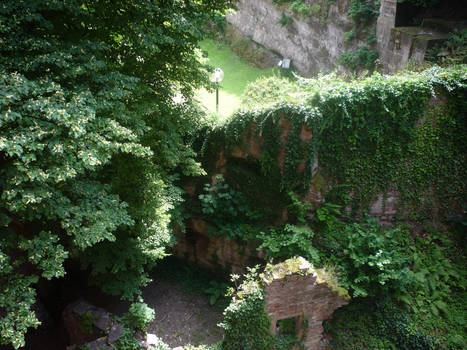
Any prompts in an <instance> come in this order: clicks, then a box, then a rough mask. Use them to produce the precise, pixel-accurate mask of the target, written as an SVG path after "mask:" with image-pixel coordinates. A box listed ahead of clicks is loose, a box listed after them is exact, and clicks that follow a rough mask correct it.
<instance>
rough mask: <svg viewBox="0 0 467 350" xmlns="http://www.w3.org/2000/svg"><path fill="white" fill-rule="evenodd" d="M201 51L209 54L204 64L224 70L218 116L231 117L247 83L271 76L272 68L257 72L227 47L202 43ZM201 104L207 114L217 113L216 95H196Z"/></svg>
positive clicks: (204, 92) (213, 43) (202, 92)
mask: <svg viewBox="0 0 467 350" xmlns="http://www.w3.org/2000/svg"><path fill="white" fill-rule="evenodd" d="M201 49H202V50H203V51H206V52H207V53H208V61H207V63H208V64H209V65H210V66H213V67H219V68H221V69H222V70H223V71H224V80H223V81H222V82H221V83H220V89H219V113H218V114H219V117H220V118H225V117H228V116H230V115H231V114H232V113H233V112H235V110H237V109H238V108H240V107H241V95H242V93H243V91H244V90H245V87H246V85H247V84H248V83H251V82H253V81H255V80H256V79H258V78H260V77H268V76H271V75H273V74H274V69H272V68H270V69H259V68H256V67H253V66H251V65H249V64H248V63H247V62H245V61H244V60H243V59H242V58H240V57H239V56H237V55H236V54H235V53H234V52H233V51H232V50H231V49H230V48H229V47H228V46H227V45H226V44H224V43H220V42H217V41H214V40H204V41H203V42H201ZM196 96H197V98H198V100H199V101H200V102H201V104H202V105H203V106H204V107H205V108H206V109H207V110H208V111H210V112H212V113H215V112H216V93H215V91H213V92H208V91H206V90H205V89H201V90H200V91H198V93H197V94H196Z"/></svg>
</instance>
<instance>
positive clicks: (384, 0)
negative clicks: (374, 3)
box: [376, 0, 397, 64]
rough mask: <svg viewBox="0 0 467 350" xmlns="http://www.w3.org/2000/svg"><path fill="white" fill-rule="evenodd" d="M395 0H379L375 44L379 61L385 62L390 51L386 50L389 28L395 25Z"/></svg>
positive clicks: (389, 37) (389, 34)
mask: <svg viewBox="0 0 467 350" xmlns="http://www.w3.org/2000/svg"><path fill="white" fill-rule="evenodd" d="M396 10H397V0H381V5H380V8H379V16H378V20H377V21H376V45H377V48H378V53H379V58H380V61H381V63H383V64H387V62H388V60H389V57H390V55H391V51H388V45H389V40H390V39H391V30H392V28H394V27H395V25H396Z"/></svg>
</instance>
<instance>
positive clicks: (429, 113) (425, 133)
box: [202, 66, 467, 224]
mask: <svg viewBox="0 0 467 350" xmlns="http://www.w3.org/2000/svg"><path fill="white" fill-rule="evenodd" d="M466 72H467V70H466V66H459V67H455V68H449V69H441V68H437V67H435V68H432V69H429V70H427V71H424V72H422V73H418V72H416V73H405V74H401V75H396V76H391V77H388V76H382V75H379V74H375V75H373V76H372V77H370V78H366V79H363V80H359V81H352V82H345V81H340V80H333V81H331V82H328V84H326V85H325V86H320V87H319V89H315V88H314V82H315V81H314V80H310V81H306V82H303V83H302V84H303V89H305V90H307V92H308V93H307V95H306V97H305V100H304V101H303V103H289V104H280V105H277V106H274V107H272V108H268V109H265V110H249V111H243V112H239V113H237V114H236V115H234V116H233V118H231V119H230V120H229V121H228V122H227V123H225V124H224V125H221V126H218V127H217V128H214V129H213V130H212V131H210V132H208V134H207V135H206V136H205V138H204V143H203V146H202V148H203V152H204V155H205V158H204V165H205V167H206V169H207V170H208V172H209V173H210V174H211V175H213V174H216V173H220V174H224V175H223V177H224V178H225V181H226V183H227V184H228V186H230V187H231V188H232V190H233V191H237V192H239V193H242V196H243V197H244V200H245V203H248V204H249V205H250V206H251V207H250V208H248V210H252V211H255V210H256V211H261V212H262V214H263V215H262V219H263V220H265V221H267V222H268V223H270V224H272V223H274V222H280V221H286V218H287V216H288V215H290V213H284V212H283V210H282V209H284V208H285V207H286V206H287V205H288V204H290V197H289V195H288V192H290V191H293V192H295V193H297V196H298V198H299V199H300V200H302V201H306V202H310V203H313V204H316V205H317V206H319V205H320V204H321V203H322V202H324V201H326V202H332V203H335V204H340V205H342V206H344V207H345V208H346V209H347V210H348V211H349V212H350V213H352V214H355V215H361V214H363V213H365V212H368V211H372V212H373V213H374V214H375V215H379V216H381V215H384V214H385V213H386V211H387V210H388V208H387V206H388V205H389V206H391V209H392V210H393V213H392V214H393V215H391V217H387V218H386V219H388V220H389V219H390V220H399V221H400V220H409V221H411V222H414V223H416V222H418V223H422V222H423V221H426V220H430V221H433V222H435V221H436V222H442V221H444V220H448V219H449V218H450V217H451V216H453V215H455V214H456V213H462V210H463V209H465V208H463V205H464V203H463V202H464V199H465V198H466V194H467V193H466V190H467V188H466V179H465V174H466V151H467V142H466V139H465V134H466V131H467V120H466V99H465V94H466V89H465V83H466V74H467V73H466ZM301 98H302V99H303V96H302V97H301ZM271 203H273V205H271ZM317 206H316V207H315V208H317ZM394 207H397V210H394ZM289 209H290V208H289ZM289 212H290V210H289Z"/></svg>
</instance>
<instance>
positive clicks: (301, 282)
mask: <svg viewBox="0 0 467 350" xmlns="http://www.w3.org/2000/svg"><path fill="white" fill-rule="evenodd" d="M293 260H294V259H289V260H287V261H286V262H284V263H283V264H285V266H290V265H292V266H293V265H294V264H295V265H297V267H296V268H292V269H290V270H289V269H288V268H285V269H284V267H283V266H284V265H283V264H281V265H278V267H277V268H275V269H274V272H273V273H272V274H271V275H270V276H269V277H268V278H267V279H266V283H267V285H266V287H265V293H266V311H267V313H268V314H269V316H270V317H271V318H272V324H271V332H272V333H275V331H276V324H277V321H279V320H281V319H287V318H292V317H295V319H296V332H297V336H298V338H299V339H302V342H303V344H304V345H305V348H306V349H307V350H317V349H324V348H325V342H324V341H323V339H322V337H323V331H324V329H323V326H322V322H323V321H325V320H327V319H330V318H331V316H332V314H333V312H334V310H336V309H337V308H339V307H341V306H343V305H345V304H347V303H348V299H349V298H348V295H344V293H339V289H338V288H336V287H333V286H332V284H331V283H329V281H326V278H320V277H318V276H319V273H317V271H316V270H315V269H313V267H312V266H311V265H310V264H309V263H308V262H307V261H306V260H305V259H303V258H298V259H295V261H293ZM341 291H342V290H341ZM303 317H306V318H307V320H308V322H307V324H308V327H307V328H306V329H303V328H302V324H303V322H302V321H303Z"/></svg>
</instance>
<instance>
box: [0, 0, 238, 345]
mask: <svg viewBox="0 0 467 350" xmlns="http://www.w3.org/2000/svg"><path fill="white" fill-rule="evenodd" d="M232 2H233V1H231V0H200V1H176V0H161V1H159V0H153V1H151V0H137V1H136V0H135V1H126V0H117V1H104V0H101V1H98V0H86V1H85V0H69V1H66V2H64V1H59V0H23V1H10V0H7V1H3V2H2V3H1V4H0V192H1V201H0V224H1V234H0V343H11V344H12V345H13V346H14V347H16V348H18V347H19V346H21V345H23V344H24V334H25V332H26V330H27V328H28V327H33V326H36V325H37V324H38V322H37V319H36V318H35V316H34V314H33V313H31V312H30V307H31V305H32V304H33V303H34V301H35V291H34V283H36V282H37V280H38V278H40V277H42V278H46V279H51V278H53V277H60V276H63V275H64V274H65V270H64V267H63V263H64V261H65V259H67V258H68V257H73V258H77V259H80V260H81V261H82V262H83V266H84V267H88V268H89V271H90V275H91V277H92V279H93V280H94V281H96V282H100V284H101V285H103V286H104V290H106V291H108V292H112V293H114V294H117V293H122V294H123V295H124V296H126V297H131V296H132V295H133V294H134V293H135V292H137V291H138V288H139V287H140V286H142V285H144V284H145V283H147V282H148V277H147V274H146V270H147V268H148V267H150V265H151V264H152V263H154V261H155V260H157V259H158V258H161V257H163V256H164V254H165V253H164V247H165V246H167V245H168V243H169V242H170V234H169V222H170V209H171V208H172V207H173V206H174V205H175V204H176V203H177V201H179V200H180V194H181V190H179V189H178V188H177V187H176V186H175V182H176V180H177V177H176V176H175V175H173V174H176V173H183V174H187V175H196V174H199V173H201V172H202V170H201V168H200V167H199V166H198V164H197V163H196V162H195V161H194V160H193V151H192V150H191V148H190V147H189V145H188V143H187V140H188V138H189V136H190V133H191V132H192V131H193V130H194V129H195V128H196V123H199V122H198V120H199V112H198V110H197V109H196V107H195V106H194V105H193V103H192V102H191V96H192V92H193V90H194V89H195V88H196V87H198V86H200V85H201V84H205V83H206V82H207V71H206V69H203V66H202V65H201V63H200V62H199V60H198V54H197V52H198V51H197V43H198V41H199V40H200V38H202V37H203V35H204V32H203V28H204V26H203V25H204V23H205V22H206V21H207V20H208V19H209V18H210V17H211V16H212V15H213V14H214V13H219V12H221V13H222V12H223V11H225V10H226V9H227V8H229V7H231V5H232ZM175 97H177V98H175ZM176 101H181V102H176ZM111 276H112V277H111Z"/></svg>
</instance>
